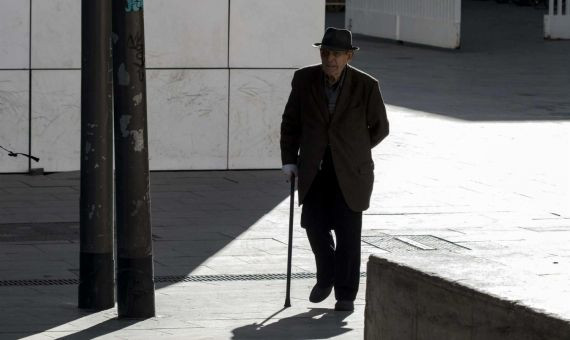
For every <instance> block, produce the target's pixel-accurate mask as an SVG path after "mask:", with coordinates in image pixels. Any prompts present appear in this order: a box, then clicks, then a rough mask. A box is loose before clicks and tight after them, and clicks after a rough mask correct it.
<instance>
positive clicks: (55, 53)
mask: <svg viewBox="0 0 570 340" xmlns="http://www.w3.org/2000/svg"><path fill="white" fill-rule="evenodd" d="M145 5H146V8H145V35H146V39H145V40H146V46H145V48H146V62H147V96H148V98H147V102H148V119H149V149H150V155H149V157H150V168H151V170H186V169H244V168H277V167H280V157H279V124H280V119H281V114H282V111H283V107H284V105H285V101H286V100H287V97H288V94H289V90H290V82H291V77H292V74H293V72H294V70H295V69H296V68H299V67H301V66H304V65H308V64H313V63H317V62H318V61H319V56H318V51H317V50H315V49H314V48H312V47H311V44H313V43H314V42H316V41H319V40H320V39H321V37H322V34H323V31H324V22H325V0H310V1H307V0H287V1H281V0H208V1H206V0H147V1H145ZM30 6H32V8H30ZM0 8H1V11H0V145H3V146H5V147H8V148H10V149H13V150H16V151H19V152H26V153H27V152H28V149H29V144H28V140H29V138H30V136H31V152H32V154H33V155H35V156H37V157H40V162H39V163H35V162H32V167H34V168H40V167H41V168H44V170H45V171H68V170H78V169H79V165H80V164H79V155H80V150H79V144H80V116H81V112H80V82H81V70H80V67H81V1H79V0H41V1H37V0H36V1H32V0H0ZM30 12H31V16H30ZM30 38H31V43H30ZM30 59H31V62H30ZM30 79H31V82H30ZM30 91H31V92H30ZM30 93H31V100H30V97H29V96H30ZM29 103H31V105H29ZM30 126H31V129H30ZM26 171H28V160H27V159H26V158H22V157H18V158H13V157H8V156H7V155H6V153H4V152H0V172H26Z"/></svg>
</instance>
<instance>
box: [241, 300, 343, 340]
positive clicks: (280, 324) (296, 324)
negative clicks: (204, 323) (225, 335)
mask: <svg viewBox="0 0 570 340" xmlns="http://www.w3.org/2000/svg"><path fill="white" fill-rule="evenodd" d="M283 310H284V309H281V310H280V311H278V312H276V313H275V314H273V315H271V316H270V317H268V318H267V319H265V320H264V321H263V322H261V323H259V324H258V323H253V324H250V325H246V326H242V327H239V328H236V329H234V330H233V331H232V333H233V337H232V340H240V339H273V340H276V339H295V340H301V339H328V338H332V337H334V336H337V335H340V334H344V333H347V332H350V331H351V330H352V328H344V326H346V325H347V322H346V321H344V319H345V318H346V317H348V316H349V315H350V314H352V312H335V311H334V310H332V309H325V308H311V309H310V310H309V311H308V312H305V313H301V314H297V315H294V316H290V317H287V318H283V319H280V320H279V321H277V322H273V323H270V324H267V325H266V324H265V323H266V322H268V321H269V320H271V319H272V318H273V317H274V316H275V315H277V314H279V313H280V312H282V311H283Z"/></svg>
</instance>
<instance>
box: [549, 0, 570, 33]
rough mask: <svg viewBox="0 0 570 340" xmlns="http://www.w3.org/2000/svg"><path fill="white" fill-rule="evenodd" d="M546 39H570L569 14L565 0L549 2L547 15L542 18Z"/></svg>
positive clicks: (551, 0) (550, 0)
mask: <svg viewBox="0 0 570 340" xmlns="http://www.w3.org/2000/svg"><path fill="white" fill-rule="evenodd" d="M544 37H545V38H546V39H570V13H568V1H567V0H549V3H548V14H547V15H545V16H544Z"/></svg>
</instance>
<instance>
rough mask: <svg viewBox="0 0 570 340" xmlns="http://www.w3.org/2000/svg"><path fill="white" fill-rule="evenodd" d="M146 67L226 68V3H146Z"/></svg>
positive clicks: (211, 0) (167, 0) (169, 0)
mask: <svg viewBox="0 0 570 340" xmlns="http://www.w3.org/2000/svg"><path fill="white" fill-rule="evenodd" d="M145 42H146V46H145V48H146V62H147V67H169V68H190V67H227V66H228V0H208V1H204V0H148V1H146V2H145Z"/></svg>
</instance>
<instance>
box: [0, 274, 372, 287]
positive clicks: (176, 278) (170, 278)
mask: <svg viewBox="0 0 570 340" xmlns="http://www.w3.org/2000/svg"><path fill="white" fill-rule="evenodd" d="M315 277H316V274H315V273H291V278H292V279H298V280H299V279H314V278H315ZM360 277H366V272H361V273H360ZM285 279H287V275H286V274H235V275H228V274H220V275H188V276H187V275H166V276H156V277H155V278H154V282H156V283H165V282H166V283H177V282H220V281H263V280H285ZM77 284H79V279H45V280H44V279H37V280H34V279H32V280H2V281H0V287H25V286H65V285H77Z"/></svg>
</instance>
